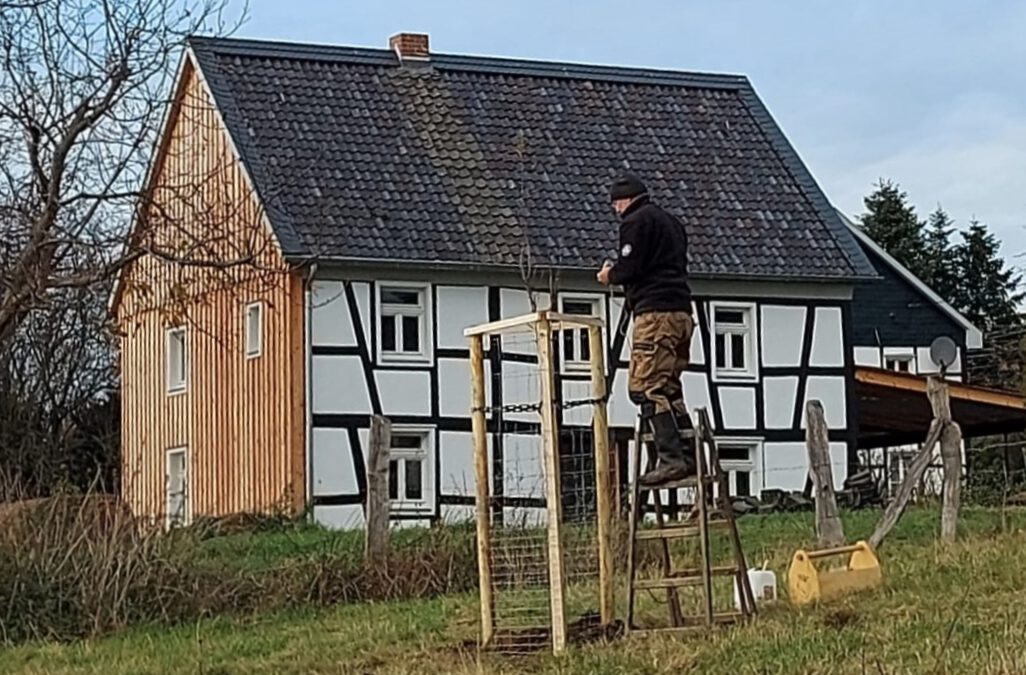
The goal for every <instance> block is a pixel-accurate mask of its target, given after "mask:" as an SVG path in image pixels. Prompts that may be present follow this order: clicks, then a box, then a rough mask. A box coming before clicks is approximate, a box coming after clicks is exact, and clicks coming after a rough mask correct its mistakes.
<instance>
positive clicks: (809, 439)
mask: <svg viewBox="0 0 1026 675" xmlns="http://www.w3.org/2000/svg"><path fill="white" fill-rule="evenodd" d="M805 419H806V432H805V444H806V447H807V448H808V451H809V473H810V474H811V476H812V482H813V486H814V489H815V494H816V536H817V537H818V538H819V546H820V547H821V548H830V547H833V546H840V545H841V544H843V543H844V526H843V525H842V524H841V516H840V515H839V514H838V511H837V498H836V495H835V494H834V474H833V470H832V469H831V466H830V435H829V433H828V430H827V424H826V418H825V417H824V415H823V405H822V404H821V403H820V402H819V401H809V402H808V403H807V404H806V405H805Z"/></svg>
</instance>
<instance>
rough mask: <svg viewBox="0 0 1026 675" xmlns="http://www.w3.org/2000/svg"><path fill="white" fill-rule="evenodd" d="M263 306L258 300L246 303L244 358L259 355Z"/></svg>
mask: <svg viewBox="0 0 1026 675" xmlns="http://www.w3.org/2000/svg"><path fill="white" fill-rule="evenodd" d="M263 324H264V306H263V305H262V304H261V303H259V302H254V303H253V304H251V305H246V358H248V359H252V358H256V357H257V356H260V353H261V351H262V350H263V348H264V336H263V332H264V326H263Z"/></svg>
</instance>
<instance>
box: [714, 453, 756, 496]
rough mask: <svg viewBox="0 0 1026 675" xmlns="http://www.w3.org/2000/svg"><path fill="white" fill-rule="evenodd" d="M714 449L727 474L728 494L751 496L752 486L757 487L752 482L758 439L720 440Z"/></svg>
mask: <svg viewBox="0 0 1026 675" xmlns="http://www.w3.org/2000/svg"><path fill="white" fill-rule="evenodd" d="M716 450H717V451H718V452H719V455H720V466H721V467H723V471H724V472H725V473H726V474H727V483H728V486H729V488H730V494H731V495H734V496H737V497H749V496H751V495H752V490H753V488H754V487H758V486H753V484H752V474H753V473H754V472H755V466H756V457H757V455H758V452H759V443H758V441H736V440H728V441H720V442H719V443H717V445H716Z"/></svg>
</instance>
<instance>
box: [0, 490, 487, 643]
mask: <svg viewBox="0 0 1026 675" xmlns="http://www.w3.org/2000/svg"><path fill="white" fill-rule="evenodd" d="M12 511H13V513H12ZM0 518H2V522H0V524H2V525H3V527H4V531H5V533H6V536H4V537H2V538H0V588H3V589H6V595H7V597H6V598H3V599H4V600H6V602H5V603H4V608H5V610H4V611H3V612H2V613H0V641H2V642H3V643H6V644H12V643H16V642H21V641H25V640H32V639H50V640H72V639H77V638H83V637H92V636H96V635H99V634H102V633H107V632H110V631H114V630H118V629H120V628H124V627H126V626H129V625H132V624H135V623H162V624H174V623H180V622H184V621H192V620H195V619H198V618H201V617H204V616H212V615H239V614H249V613H255V612H262V611H272V610H278V609H286V608H292V607H298V606H303V605H320V606H323V605H332V604H336V603H345V602H359V601H369V600H392V599H400V598H426V597H431V596H435V595H439V594H443V593H451V592H458V591H467V590H470V589H473V588H475V587H476V585H477V564H476V557H475V556H476V553H475V546H474V533H473V530H472V529H468V528H458V527H454V528H433V529H429V530H422V531H418V532H416V533H413V534H410V535H408V536H403V537H396V544H395V546H394V547H393V550H392V552H391V554H390V557H389V561H388V565H387V566H383V567H377V568H368V567H366V566H365V565H364V564H363V561H362V559H361V556H360V548H359V546H360V545H361V544H362V538H358V537H353V536H351V535H348V534H347V533H342V534H339V535H338V536H324V537H323V538H322V539H321V542H322V543H321V544H319V545H318V546H316V547H314V548H313V549H297V554H296V555H294V556H288V555H284V556H281V557H280V558H279V560H278V561H277V564H275V565H272V566H264V567H258V568H255V569H254V568H251V567H247V566H245V565H240V564H238V560H237V559H236V557H237V556H236V555H222V556H218V555H217V554H216V549H215V550H214V553H213V554H212V553H211V548H210V546H209V542H210V541H211V537H216V536H217V535H216V532H217V531H218V527H223V525H222V526H219V525H217V524H212V523H203V524H200V525H197V526H195V527H191V528H185V529H182V530H176V531H173V532H171V533H163V532H157V531H153V530H147V529H142V528H139V527H137V524H136V523H135V521H133V519H132V518H131V517H130V516H129V515H128V514H127V513H125V512H124V511H123V510H122V509H120V508H118V506H117V504H116V503H114V502H112V501H109V500H106V499H97V498H95V497H85V498H82V497H79V498H67V497H65V498H54V499H49V500H39V501H36V502H33V503H31V504H29V505H22V507H21V508H18V509H13V510H12V509H8V512H7V516H6V517H5V518H3V517H2V516H0ZM239 522H243V521H240V520H238V519H236V521H235V522H234V524H233V526H232V528H231V529H233V530H238V529H239V525H238V523H239ZM252 524H253V525H254V526H255V527H256V528H257V529H259V530H262V531H263V532H265V533H268V532H270V533H272V534H273V533H275V532H279V533H285V534H286V535H287V536H290V533H291V534H297V533H302V532H304V531H306V532H309V531H310V530H311V529H313V528H310V527H309V526H302V525H296V524H294V523H287V522H279V523H269V522H268V521H267V520H265V519H253V520H252ZM264 536H269V535H267V534H261V535H254V537H253V541H254V542H258V541H259V540H260V538H261V537H264ZM297 536H298V534H297ZM354 544H355V545H354ZM254 545H259V544H257V543H254Z"/></svg>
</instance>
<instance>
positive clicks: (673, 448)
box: [638, 411, 696, 487]
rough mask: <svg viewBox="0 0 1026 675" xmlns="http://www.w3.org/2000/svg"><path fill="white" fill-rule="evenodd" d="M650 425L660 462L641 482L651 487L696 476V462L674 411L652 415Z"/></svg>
mask: <svg viewBox="0 0 1026 675" xmlns="http://www.w3.org/2000/svg"><path fill="white" fill-rule="evenodd" d="M649 425H650V427H651V429H652V437H653V439H654V440H655V446H656V452H657V457H658V462H657V464H656V468H654V469H652V470H651V471H649V472H647V473H646V474H645V475H643V476H642V477H641V478H639V479H638V481H639V483H641V485H646V486H650V487H651V486H657V485H662V484H663V483H669V482H672V481H678V480H684V479H685V478H690V477H691V476H694V475H695V473H696V471H695V462H694V459H692V458H691V457H690V456H689V454H688V452H687V448H686V447H685V444H684V439H683V438H681V434H680V432H679V431H678V429H677V420H676V418H675V417H674V415H673V413H672V412H669V411H667V412H661V413H656V414H655V415H653V416H652V417H651V419H650V421H649Z"/></svg>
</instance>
